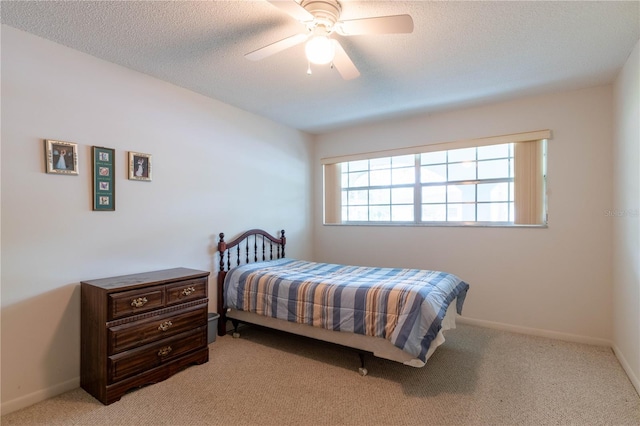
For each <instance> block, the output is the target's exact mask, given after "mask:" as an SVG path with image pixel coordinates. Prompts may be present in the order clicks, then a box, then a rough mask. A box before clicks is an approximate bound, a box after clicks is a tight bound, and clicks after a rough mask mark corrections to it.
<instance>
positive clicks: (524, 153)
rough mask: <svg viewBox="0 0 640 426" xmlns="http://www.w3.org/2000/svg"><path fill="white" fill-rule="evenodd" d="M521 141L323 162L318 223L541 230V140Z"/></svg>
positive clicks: (543, 156) (502, 139)
mask: <svg viewBox="0 0 640 426" xmlns="http://www.w3.org/2000/svg"><path fill="white" fill-rule="evenodd" d="M537 133H540V132H537ZM524 135H530V134H524ZM540 136H546V137H548V136H549V135H548V131H547V132H545V133H544V134H542V135H540ZM526 137H527V136H523V135H522V134H521V135H514V137H513V138H512V139H515V140H516V141H509V140H508V138H506V137H498V138H487V139H482V140H475V141H464V142H462V143H451V144H438V145H435V146H429V145H427V146H424V147H415V148H408V149H406V150H396V151H391V152H390V153H391V154H394V153H396V152H397V153H398V154H399V155H389V156H381V155H382V154H385V153H386V152H385V153H380V152H378V153H372V154H369V155H367V154H362V155H356V156H350V157H347V158H344V160H345V161H336V160H339V158H337V159H325V160H324V171H325V223H328V224H418V225H419V224H424V225H472V226H473V225H475V226H484V225H494V226H496V225H497V226H509V225H544V224H546V210H545V206H544V202H545V200H544V192H545V188H544V187H545V177H546V170H545V159H546V143H545V142H546V137H545V139H534V140H520V139H523V138H526ZM491 142H499V143H494V144H491ZM449 147H450V148H451V149H446V148H449ZM438 148H439V149H438ZM443 148H445V149H443ZM406 151H410V153H408V154H407V153H405V152H406ZM353 157H355V158H353ZM367 157H371V158H367Z"/></svg>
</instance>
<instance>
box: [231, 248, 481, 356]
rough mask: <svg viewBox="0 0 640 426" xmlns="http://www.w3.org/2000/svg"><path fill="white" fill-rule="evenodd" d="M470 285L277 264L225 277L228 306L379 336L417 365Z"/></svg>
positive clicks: (427, 276)
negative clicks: (416, 359) (452, 303)
mask: <svg viewBox="0 0 640 426" xmlns="http://www.w3.org/2000/svg"><path fill="white" fill-rule="evenodd" d="M468 288H469V285H468V284H467V283H465V282H464V281H461V280H460V278H458V277H456V276H455V275H452V274H449V273H446V272H438V271H426V270H420V269H395V268H373V267H362V266H345V265H335V264H327V263H315V262H307V261H300V260H295V259H287V258H285V259H279V260H273V261H267V262H258V263H252V264H247V265H242V266H238V267H236V268H233V269H231V270H230V271H229V272H228V273H227V276H226V278H225V283H224V300H225V302H226V306H227V307H228V308H232V309H237V310H242V311H249V312H253V313H256V314H260V315H265V316H270V317H274V318H279V319H283V320H287V321H291V322H296V323H303V324H308V325H312V326H315V327H323V328H326V329H329V330H336V331H346V332H353V333H359V334H364V335H367V336H376V337H382V338H385V339H387V340H389V341H390V342H391V343H392V344H394V345H395V346H397V347H398V348H400V349H402V350H404V351H405V352H408V353H409V354H411V355H413V356H415V357H416V358H418V359H420V360H421V361H423V362H425V361H426V354H427V350H428V349H429V345H430V344H431V341H432V340H433V339H434V338H435V337H436V335H437V334H438V332H439V331H440V328H441V323H442V319H443V318H444V315H445V313H446V311H447V308H448V307H449V304H450V303H451V302H452V301H453V300H454V299H456V298H457V304H456V309H457V311H458V313H459V314H460V313H461V312H462V305H463V303H464V299H465V296H466V293H467V290H468Z"/></svg>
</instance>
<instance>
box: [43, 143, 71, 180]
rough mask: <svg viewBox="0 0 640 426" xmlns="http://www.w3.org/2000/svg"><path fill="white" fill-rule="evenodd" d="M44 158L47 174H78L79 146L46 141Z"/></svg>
mask: <svg viewBox="0 0 640 426" xmlns="http://www.w3.org/2000/svg"><path fill="white" fill-rule="evenodd" d="M44 158H45V163H46V165H45V167H46V171H47V173H56V174H60V175H77V174H78V144H75V143H71V142H62V141H54V140H51V139H45V141H44Z"/></svg>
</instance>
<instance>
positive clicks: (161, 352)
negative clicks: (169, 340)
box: [158, 346, 171, 356]
mask: <svg viewBox="0 0 640 426" xmlns="http://www.w3.org/2000/svg"><path fill="white" fill-rule="evenodd" d="M169 352H171V346H165V347H164V348H162V349H160V350H159V351H158V356H166V355H169Z"/></svg>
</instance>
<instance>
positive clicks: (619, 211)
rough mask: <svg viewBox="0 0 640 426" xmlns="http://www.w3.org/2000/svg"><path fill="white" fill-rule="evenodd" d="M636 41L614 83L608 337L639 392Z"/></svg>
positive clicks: (639, 94) (639, 56)
mask: <svg viewBox="0 0 640 426" xmlns="http://www.w3.org/2000/svg"><path fill="white" fill-rule="evenodd" d="M639 51H640V41H639V42H638V44H636V47H635V49H634V50H633V52H632V53H631V55H630V57H629V59H628V60H627V63H626V65H625V67H624V68H623V70H622V72H621V73H620V75H619V76H618V78H617V80H616V83H615V86H614V101H615V104H614V107H615V115H614V116H615V119H616V120H615V138H614V169H613V172H614V173H613V183H614V186H613V188H614V190H613V202H612V204H611V206H612V207H611V210H612V211H613V212H614V214H613V215H612V216H610V218H609V219H610V220H611V222H612V223H613V313H614V316H613V342H614V350H615V351H616V354H617V355H618V358H619V359H620V361H621V363H622V365H623V366H624V368H625V370H626V371H627V374H628V375H629V377H630V378H631V381H632V382H633V384H634V385H635V387H636V389H637V390H638V393H640V225H639V222H640V172H639V171H638V169H639V168H640V124H639V123H638V122H639V121H640V53H639Z"/></svg>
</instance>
